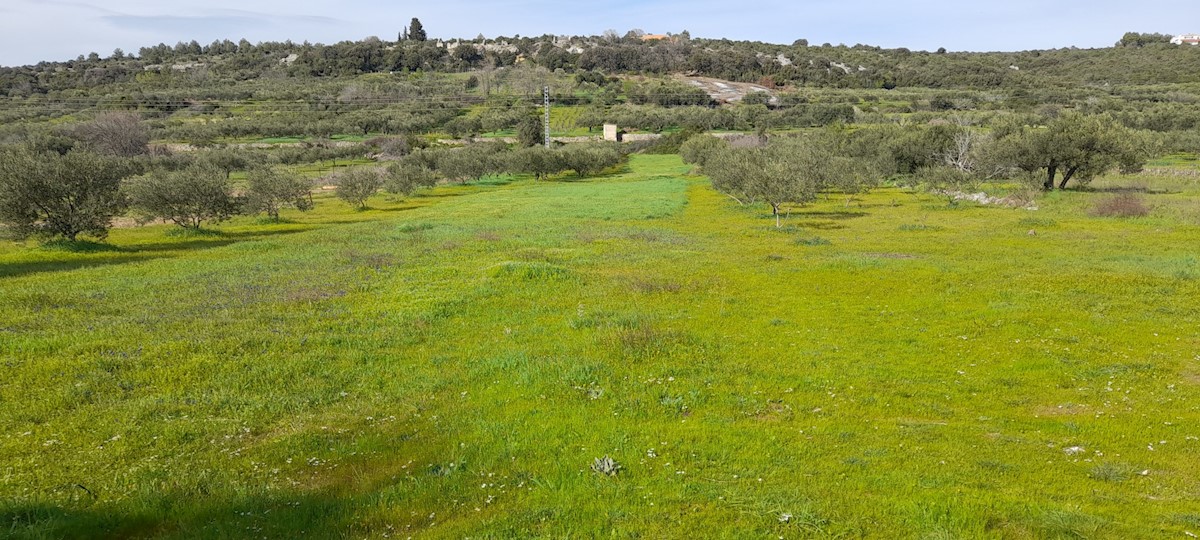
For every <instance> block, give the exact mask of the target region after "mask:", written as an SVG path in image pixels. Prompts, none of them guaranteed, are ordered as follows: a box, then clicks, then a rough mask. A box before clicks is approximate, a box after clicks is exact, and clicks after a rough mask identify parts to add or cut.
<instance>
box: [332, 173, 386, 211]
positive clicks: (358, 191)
mask: <svg viewBox="0 0 1200 540" xmlns="http://www.w3.org/2000/svg"><path fill="white" fill-rule="evenodd" d="M381 187H383V175H381V174H379V170H378V169H375V168H373V167H372V168H361V169H351V170H349V171H346V172H344V173H341V174H339V175H338V178H337V191H336V194H337V197H338V198H339V199H341V200H343V201H346V202H348V203H350V204H353V205H355V206H357V207H358V208H359V209H366V208H367V199H369V198H371V196H372V195H374V194H376V193H378V192H379V188H381Z"/></svg>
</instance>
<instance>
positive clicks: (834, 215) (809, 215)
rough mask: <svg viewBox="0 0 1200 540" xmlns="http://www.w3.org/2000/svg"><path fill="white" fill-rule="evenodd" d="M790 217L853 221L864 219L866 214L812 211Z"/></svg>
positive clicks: (795, 213) (794, 213)
mask: <svg viewBox="0 0 1200 540" xmlns="http://www.w3.org/2000/svg"><path fill="white" fill-rule="evenodd" d="M792 215H793V216H795V217H797V218H800V219H804V218H823V219H836V220H842V219H854V218H860V217H866V216H867V213H866V212H817V211H813V212H792Z"/></svg>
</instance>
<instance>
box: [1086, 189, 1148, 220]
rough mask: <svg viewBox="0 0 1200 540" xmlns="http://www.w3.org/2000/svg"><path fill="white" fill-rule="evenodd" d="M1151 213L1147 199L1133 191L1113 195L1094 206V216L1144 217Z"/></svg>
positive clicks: (1092, 212) (1092, 213)
mask: <svg viewBox="0 0 1200 540" xmlns="http://www.w3.org/2000/svg"><path fill="white" fill-rule="evenodd" d="M1149 214H1150V207H1149V206H1147V205H1146V200H1145V199H1143V198H1142V197H1140V196H1138V195H1134V194H1133V193H1121V194H1119V195H1113V196H1112V197H1108V198H1106V199H1104V200H1102V201H1100V202H1098V203H1096V206H1095V207H1093V208H1092V211H1091V215H1092V216H1093V217H1143V216H1146V215H1149Z"/></svg>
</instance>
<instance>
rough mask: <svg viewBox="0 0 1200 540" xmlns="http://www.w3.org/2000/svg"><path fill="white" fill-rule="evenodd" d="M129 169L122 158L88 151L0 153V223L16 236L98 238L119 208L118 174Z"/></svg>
mask: <svg viewBox="0 0 1200 540" xmlns="http://www.w3.org/2000/svg"><path fill="white" fill-rule="evenodd" d="M133 172H134V167H133V166H132V165H131V164H130V163H129V162H128V161H125V160H122V159H117V158H110V157H104V156H99V155H96V154H93V153H89V152H80V151H72V152H69V153H67V154H66V155H61V154H58V153H54V152H47V153H36V152H32V151H30V150H28V149H24V148H18V149H11V150H6V151H3V152H0V222H2V223H4V224H5V225H7V226H8V227H9V229H10V230H11V231H12V232H13V233H14V234H15V235H16V236H17V237H20V238H25V237H29V236H47V237H62V238H65V239H67V240H70V241H75V240H76V238H77V237H78V236H79V235H80V234H88V235H91V236H94V237H96V238H101V239H103V238H105V237H106V236H108V229H109V228H110V227H111V226H112V220H113V218H114V217H116V216H119V215H121V214H122V213H123V212H124V211H125V208H126V202H125V197H124V196H123V195H122V194H121V190H120V188H121V179H122V178H124V177H126V176H128V175H130V174H132V173H133Z"/></svg>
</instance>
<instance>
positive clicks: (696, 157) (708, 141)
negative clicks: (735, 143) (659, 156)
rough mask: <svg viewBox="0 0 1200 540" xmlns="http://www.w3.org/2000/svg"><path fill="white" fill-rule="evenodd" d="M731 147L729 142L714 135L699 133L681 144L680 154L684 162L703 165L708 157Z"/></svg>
mask: <svg viewBox="0 0 1200 540" xmlns="http://www.w3.org/2000/svg"><path fill="white" fill-rule="evenodd" d="M727 148H729V143H727V142H725V141H723V140H721V139H718V138H716V137H713V136H712V135H697V136H695V137H692V138H690V139H688V140H687V141H685V142H684V143H683V144H682V145H680V146H679V155H680V156H681V157H682V158H683V162H684V163H689V164H692V165H698V166H700V167H703V166H704V164H705V163H707V162H708V158H710V157H712V156H713V155H715V154H716V153H718V152H720V151H722V150H725V149H727Z"/></svg>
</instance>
